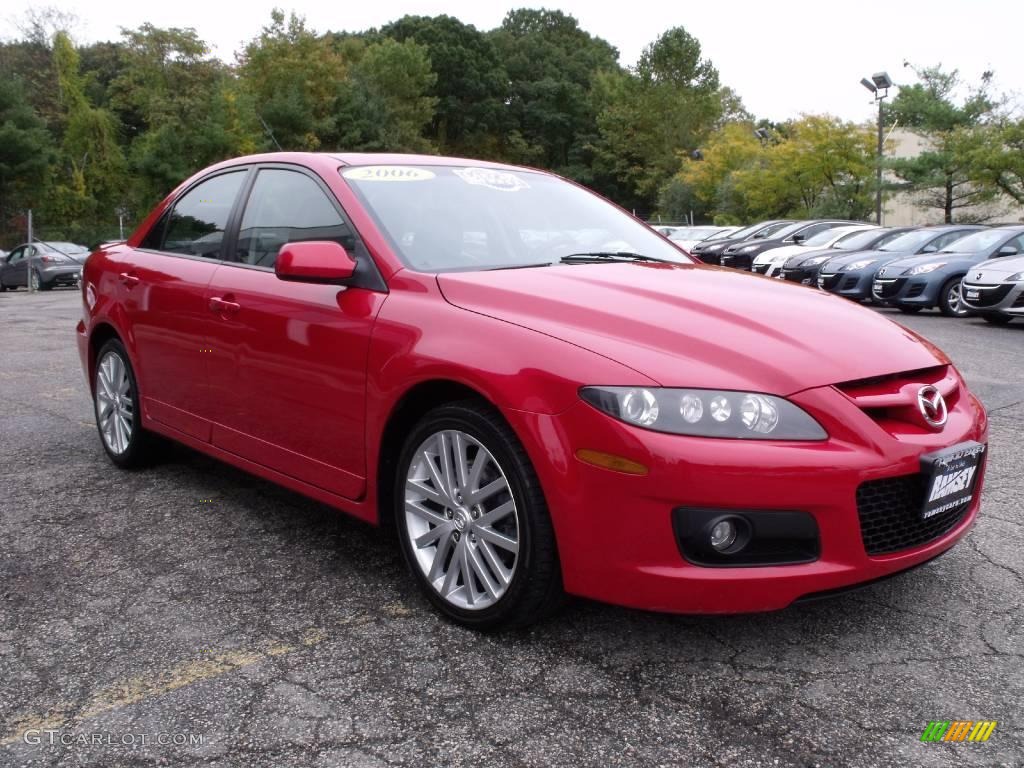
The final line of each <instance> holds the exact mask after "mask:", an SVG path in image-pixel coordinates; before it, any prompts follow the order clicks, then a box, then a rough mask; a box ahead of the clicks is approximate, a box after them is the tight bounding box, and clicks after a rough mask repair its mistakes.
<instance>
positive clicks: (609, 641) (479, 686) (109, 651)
mask: <svg viewBox="0 0 1024 768" xmlns="http://www.w3.org/2000/svg"><path fill="white" fill-rule="evenodd" d="M79 302H80V299H79V297H78V294H77V293H76V292H75V291H73V290H64V291H54V292H52V293H44V294H36V295H31V296H30V295H27V294H26V293H25V292H23V291H19V292H16V293H10V292H8V293H5V294H2V295H0V349H2V365H0V382H2V392H3V398H2V402H3V405H4V414H3V415H4V420H3V425H2V427H0V434H2V436H3V438H2V445H3V449H4V450H3V454H4V459H3V464H2V466H0V542H2V544H0V765H2V766H8V765H10V766H22V765H24V766H31V765H61V766H103V768H109V767H111V766H128V765H175V766H178V765H180V766H196V765H215V766H246V767H248V766H273V767H274V768H278V767H280V768H284V767H286V766H381V765H407V766H434V765H456V766H462V765H465V766H520V765H522V766H563V765H564V766H590V765H593V766H609V765H644V766H647V765H651V766H661V765H691V766H705V765H707V766H761V765H780V766H783V765H786V766H788V765H797V766H890V765H892V766H907V765H914V766H940V765H941V766H947V765H953V766H960V765H984V766H997V765H1005V766H1016V765H1022V764H1024V722H1022V720H1021V702H1022V701H1024V554H1022V553H1024V525H1022V519H1024V518H1022V500H1024V493H1022V487H1021V482H1020V479H1019V478H1020V477H1021V474H1022V473H1024V440H1022V439H1021V436H1022V434H1024V322H1019V323H1012V324H1010V325H1009V326H1006V327H990V326H988V325H987V324H986V323H984V322H983V321H981V320H979V319H965V320H950V319H946V318H943V317H940V316H939V315H938V314H937V313H931V312H927V313H923V314H921V315H917V316H913V317H910V316H903V315H899V314H898V313H892V316H893V317H894V319H896V320H898V321H899V322H902V323H904V324H905V325H907V326H908V327H910V328H912V329H913V330H916V331H918V332H920V333H922V334H923V335H924V336H926V337H927V338H929V339H931V340H932V341H934V342H935V343H936V344H938V345H939V346H940V347H941V348H943V349H944V350H945V351H946V352H947V353H949V354H950V356H951V357H952V358H953V360H954V362H955V363H956V364H957V365H958V366H959V368H960V370H961V371H962V372H963V373H964V375H965V376H966V378H967V380H968V382H969V383H970V384H971V386H972V387H973V388H974V391H975V392H976V393H977V394H978V395H979V396H980V397H981V398H982V400H983V401H984V403H985V404H986V406H987V407H988V408H989V412H990V418H991V453H990V459H989V471H988V477H987V482H986V493H985V501H984V506H983V509H982V513H981V516H980V518H979V520H978V523H977V525H976V526H975V528H974V529H973V531H972V532H971V533H970V534H969V536H968V537H967V539H966V540H965V541H964V542H963V543H962V544H961V545H959V546H958V547H956V548H955V549H954V550H952V551H951V552H950V553H948V554H947V555H945V556H943V557H942V558H940V559H938V560H936V561H935V562H933V563H931V564H929V565H927V566H925V567H923V568H920V569H917V570H915V571H913V572H911V573H908V574H906V575H904V576H901V577H899V578H896V579H892V580H889V581H886V582H883V583H880V584H877V585H874V586H871V587H869V588H867V589H865V590H862V591H859V592H855V593H851V594H847V595H844V596H842V597H837V598H835V599H832V600H829V601H822V602H817V603H809V604H803V605H799V606H794V607H792V608H790V609H787V610H785V611H781V612H778V613H773V614H765V615H754V616H731V617H682V616H665V615H656V614H648V613H640V612H631V611H627V610H624V609H620V608H613V607H608V606H603V605H598V604H594V603H589V602H584V601H575V602H572V603H570V604H569V605H568V606H567V607H566V609H565V610H564V611H563V612H562V613H560V614H559V615H558V616H556V617H555V618H554V619H551V620H549V621H547V622H545V623H543V624H541V625H539V626H537V627H535V628H533V629H531V630H529V631H525V632H521V633H513V634H505V635H489V636H481V635H478V634H475V633H473V632H469V631H466V630H462V629H459V628H457V627H454V626H452V625H451V624H449V623H447V622H446V621H444V620H443V619H441V618H440V617H439V616H438V615H437V614H436V613H435V612H434V611H433V610H431V609H430V608H429V607H428V606H427V604H426V602H425V601H423V600H422V599H421V598H420V597H419V595H418V594H417V593H416V591H415V588H414V584H413V582H412V580H411V579H410V578H409V577H408V576H407V575H406V573H405V572H404V569H403V565H402V563H401V561H400V557H399V555H398V552H397V549H396V548H395V547H394V545H393V543H392V542H391V541H389V540H387V539H386V538H385V537H384V536H382V535H381V534H380V533H378V531H376V530H375V529H373V528H371V527H368V526H365V525H363V524H361V523H358V522H355V521H353V520H351V519H349V518H347V517H345V516H343V515H339V514H337V513H336V512H334V511H333V510H331V509H329V508H327V507H324V506H322V505H319V504H317V503H315V502H311V501H309V500H307V499H305V498H303V497H301V496H298V495H296V494H293V493H290V492H288V491H286V490H283V489H281V488H278V487H276V486H273V485H271V484H269V483H266V482H263V481H261V480H257V479H254V478H252V477H250V476H248V475H246V474H244V473H242V472H240V471H237V470H234V469H232V468H229V467H227V466H225V465H223V464H220V463H218V462H216V461H214V460H212V459H208V458H205V457H203V456H200V455H198V454H196V453H193V452H191V451H188V450H186V449H184V448H169V450H168V453H167V457H166V461H164V462H163V463H161V464H160V465H158V466H156V467H154V468H152V469H148V470H145V471H141V472H136V473H124V472H119V471H116V470H114V469H113V468H112V466H111V464H110V463H109V461H108V460H107V458H106V457H105V456H104V454H103V451H102V449H101V447H100V443H99V440H98V438H97V435H96V430H95V426H94V425H93V421H92V409H91V404H90V400H89V397H88V395H87V388H86V385H85V383H84V380H83V377H82V373H81V370H80V367H79V362H78V358H77V352H76V349H75V346H74V338H73V334H74V331H73V328H74V323H75V321H76V320H77V318H78V315H79V312H80V309H79ZM864 343H865V344H870V339H865V340H864ZM932 720H996V721H998V726H997V727H996V729H995V731H994V733H993V734H992V736H991V738H990V739H989V741H988V742H986V743H943V744H930V743H922V742H921V741H920V736H921V733H922V731H923V729H924V728H925V726H926V725H927V723H928V722H929V721H932ZM48 733H49V735H48ZM158 741H162V742H168V743H157V742H158ZM51 742H52V743H51Z"/></svg>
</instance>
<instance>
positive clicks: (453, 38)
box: [381, 16, 508, 157]
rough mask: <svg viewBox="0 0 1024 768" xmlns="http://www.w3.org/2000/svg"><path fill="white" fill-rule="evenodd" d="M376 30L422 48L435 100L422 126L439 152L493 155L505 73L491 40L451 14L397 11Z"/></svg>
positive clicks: (502, 118)
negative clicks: (396, 15) (399, 15)
mask: <svg viewBox="0 0 1024 768" xmlns="http://www.w3.org/2000/svg"><path fill="white" fill-rule="evenodd" d="M381 34H382V35H385V36H387V37H389V38H392V39H394V40H397V41H399V42H405V41H413V42H416V43H419V44H420V45H421V46H424V47H425V48H426V54H427V58H428V60H429V64H430V68H431V71H432V72H433V73H434V75H435V77H434V79H433V82H432V84H431V86H430V89H429V92H428V93H426V94H425V95H426V96H431V97H433V98H434V99H435V101H436V107H435V112H434V115H433V117H432V119H431V121H430V126H429V129H428V131H427V133H428V135H429V137H430V139H431V141H432V143H434V144H435V145H436V146H437V147H438V148H439V149H440V151H441V152H443V153H445V154H466V155H474V156H475V155H480V156H485V157H491V156H495V155H496V153H497V152H498V151H499V146H498V141H497V139H498V137H499V136H500V135H501V133H502V129H503V127H504V125H505V97H506V95H507V93H508V74H507V73H506V72H505V67H504V66H502V63H501V60H500V58H499V56H498V51H497V49H496V48H495V46H494V43H493V41H492V40H491V39H490V38H489V37H488V36H487V35H486V34H484V33H483V32H481V31H479V30H478V29H476V27H474V26H472V25H471V24H463V23H462V22H461V21H459V20H458V19H456V18H454V17H452V16H433V17H430V16H403V17H402V18H401V19H399V20H398V21H394V22H392V23H390V24H387V25H385V26H384V27H383V28H382V29H381Z"/></svg>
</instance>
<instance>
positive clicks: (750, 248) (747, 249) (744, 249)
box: [740, 245, 761, 253]
mask: <svg viewBox="0 0 1024 768" xmlns="http://www.w3.org/2000/svg"><path fill="white" fill-rule="evenodd" d="M760 247H761V246H759V245H745V246H743V247H742V248H740V252H741V253H749V252H750V251H756V250H757V249H758V248H760Z"/></svg>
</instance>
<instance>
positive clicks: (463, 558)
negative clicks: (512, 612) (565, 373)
mask: <svg viewBox="0 0 1024 768" xmlns="http://www.w3.org/2000/svg"><path fill="white" fill-rule="evenodd" d="M405 522H406V525H405V528H406V535H407V536H408V539H409V544H410V547H411V551H412V552H413V555H414V557H415V559H416V562H417V564H418V565H419V567H420V569H421V570H422V572H423V573H424V575H425V576H426V578H427V581H428V582H429V583H430V585H431V587H433V589H434V590H435V591H436V592H437V593H438V594H439V595H440V596H441V597H442V598H443V599H444V600H445V601H446V602H448V603H449V604H451V605H453V606H455V607H457V608H461V609H463V610H482V609H484V608H488V607H490V606H492V605H494V604H495V603H497V602H498V601H499V600H500V599H501V597H502V596H503V595H504V594H505V592H506V591H507V589H508V587H509V584H510V583H511V582H512V577H513V576H514V575H515V571H516V565H517V563H518V560H519V544H520V531H519V511H518V510H517V508H516V501H515V499H514V498H513V496H512V490H511V487H510V485H509V482H508V478H507V477H506V475H505V472H504V471H503V470H502V468H501V467H500V466H499V465H498V462H497V460H496V459H495V458H494V456H493V455H492V454H491V452H490V451H489V450H487V448H486V447H485V446H484V445H483V444H482V443H481V442H480V441H479V440H477V439H475V438H474V437H472V436H471V435H469V434H467V433H465V432H461V431H459V430H443V431H440V432H435V433H434V434H432V435H430V436H429V437H428V438H427V439H426V440H424V441H423V442H422V443H421V444H420V446H419V447H418V448H417V449H416V451H415V453H414V454H413V458H412V461H411V462H410V464H409V470H408V473H407V474H406V482H405Z"/></svg>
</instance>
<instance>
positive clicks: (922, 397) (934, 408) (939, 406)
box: [917, 384, 949, 429]
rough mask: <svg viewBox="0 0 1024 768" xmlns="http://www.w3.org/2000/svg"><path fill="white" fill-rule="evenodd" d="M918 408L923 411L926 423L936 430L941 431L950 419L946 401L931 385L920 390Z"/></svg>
mask: <svg viewBox="0 0 1024 768" xmlns="http://www.w3.org/2000/svg"><path fill="white" fill-rule="evenodd" d="M917 408H918V410H919V411H921V416H923V417H924V420H925V423H927V424H928V426H930V427H935V428H936V429H940V428H941V427H942V426H943V425H944V424H945V423H946V419H947V418H948V417H949V412H948V411H947V410H946V399H945V398H944V397H943V396H942V393H941V392H939V390H937V389H936V388H935V387H933V386H932V385H931V384H929V385H928V386H927V387H921V389H919V390H918V392H917Z"/></svg>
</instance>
